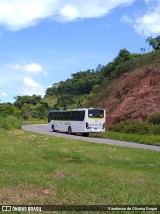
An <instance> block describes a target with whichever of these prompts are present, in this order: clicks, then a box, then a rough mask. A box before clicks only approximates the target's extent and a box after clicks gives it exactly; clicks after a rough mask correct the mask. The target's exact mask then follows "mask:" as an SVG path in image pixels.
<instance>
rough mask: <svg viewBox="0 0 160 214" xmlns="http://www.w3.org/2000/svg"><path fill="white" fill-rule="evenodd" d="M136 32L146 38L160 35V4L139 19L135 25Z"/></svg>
mask: <svg viewBox="0 0 160 214" xmlns="http://www.w3.org/2000/svg"><path fill="white" fill-rule="evenodd" d="M134 28H135V30H136V31H137V32H138V33H140V34H144V35H146V36H150V35H158V34H159V33H160V2H159V5H157V7H153V8H152V9H150V10H149V11H147V13H145V14H144V15H142V16H141V17H139V18H137V19H136V21H135V24H134Z"/></svg>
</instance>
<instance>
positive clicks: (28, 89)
mask: <svg viewBox="0 0 160 214" xmlns="http://www.w3.org/2000/svg"><path fill="white" fill-rule="evenodd" d="M23 83H24V86H23V87H22V90H21V94H22V95H30V96H31V95H33V94H36V95H41V96H42V97H43V96H44V94H45V89H44V88H43V87H42V86H41V85H40V84H39V83H38V82H36V81H34V80H32V79H30V78H28V77H25V78H24V79H23Z"/></svg>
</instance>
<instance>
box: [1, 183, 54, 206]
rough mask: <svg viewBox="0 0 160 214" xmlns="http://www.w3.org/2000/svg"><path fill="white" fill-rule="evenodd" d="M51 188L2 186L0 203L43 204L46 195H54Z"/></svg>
mask: <svg viewBox="0 0 160 214" xmlns="http://www.w3.org/2000/svg"><path fill="white" fill-rule="evenodd" d="M54 196H55V192H54V191H53V190H52V189H51V188H22V187H17V188H3V189H1V190H0V203H1V204H24V203H27V204H29V203H30V204H31V203H37V204H38V203H42V204H44V203H45V201H46V200H47V198H48V197H54Z"/></svg>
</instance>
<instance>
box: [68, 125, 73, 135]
mask: <svg viewBox="0 0 160 214" xmlns="http://www.w3.org/2000/svg"><path fill="white" fill-rule="evenodd" d="M68 134H72V128H71V127H70V126H69V127H68Z"/></svg>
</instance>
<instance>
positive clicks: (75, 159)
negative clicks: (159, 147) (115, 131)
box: [0, 128, 160, 205]
mask: <svg viewBox="0 0 160 214" xmlns="http://www.w3.org/2000/svg"><path fill="white" fill-rule="evenodd" d="M0 139H1V140H0V147H1V150H0V172H1V173H0V180H1V182H0V201H1V203H2V204H115V205H119V204H130V205H132V204H143V205H148V204H149V205H157V204H160V198H159V192H160V186H159V180H160V171H159V168H160V156H159V152H153V151H147V150H140V149H131V148H126V147H118V146H110V145H104V144H95V143H88V142H83V141H77V140H71V139H64V138H57V137H53V136H46V135H40V134H35V133H31V132H26V131H23V130H20V129H14V130H11V131H6V130H4V129H2V128H1V129H0Z"/></svg>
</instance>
